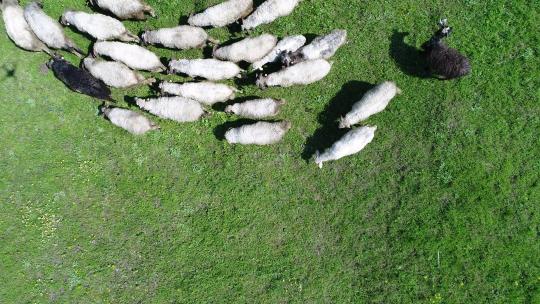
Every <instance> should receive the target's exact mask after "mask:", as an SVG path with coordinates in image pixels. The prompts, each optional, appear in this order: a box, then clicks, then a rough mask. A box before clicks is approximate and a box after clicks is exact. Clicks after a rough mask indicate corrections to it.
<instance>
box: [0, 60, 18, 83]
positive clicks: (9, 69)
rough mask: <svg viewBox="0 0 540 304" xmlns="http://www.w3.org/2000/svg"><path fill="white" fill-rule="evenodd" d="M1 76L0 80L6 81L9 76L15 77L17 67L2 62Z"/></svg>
mask: <svg viewBox="0 0 540 304" xmlns="http://www.w3.org/2000/svg"><path fill="white" fill-rule="evenodd" d="M2 72H3V73H2V74H3V75H2V78H0V81H6V80H8V79H9V78H17V76H16V72H17V69H16V68H15V67H13V66H11V65H8V64H3V65H2Z"/></svg>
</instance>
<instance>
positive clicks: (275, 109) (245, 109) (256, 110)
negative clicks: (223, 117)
mask: <svg viewBox="0 0 540 304" xmlns="http://www.w3.org/2000/svg"><path fill="white" fill-rule="evenodd" d="M284 104H285V100H283V99H279V100H278V99H272V98H264V99H255V100H248V101H245V102H242V103H235V104H233V105H230V106H227V108H225V112H227V113H234V114H236V115H238V116H242V117H246V118H251V119H262V118H267V117H273V116H276V115H278V114H279V111H280V110H281V106H282V105H284Z"/></svg>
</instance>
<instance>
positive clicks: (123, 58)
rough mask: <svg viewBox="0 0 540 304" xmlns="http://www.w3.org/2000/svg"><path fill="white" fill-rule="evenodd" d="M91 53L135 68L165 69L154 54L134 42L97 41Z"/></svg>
mask: <svg viewBox="0 0 540 304" xmlns="http://www.w3.org/2000/svg"><path fill="white" fill-rule="evenodd" d="M93 53H94V55H101V56H107V57H109V58H111V59H113V60H115V61H120V62H122V63H124V64H125V65H127V66H128V67H130V68H132V69H135V70H142V71H150V72H162V71H164V70H165V69H166V68H165V66H164V65H163V64H162V63H161V61H160V60H159V57H158V56H157V55H156V54H154V53H152V52H151V51H149V50H147V49H145V48H143V47H141V46H138V45H134V44H127V43H123V42H116V41H99V42H96V43H95V44H94V49H93Z"/></svg>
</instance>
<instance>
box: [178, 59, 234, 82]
mask: <svg viewBox="0 0 540 304" xmlns="http://www.w3.org/2000/svg"><path fill="white" fill-rule="evenodd" d="M242 72H243V70H242V69H240V67H238V65H236V64H235V63H233V62H229V61H220V60H217V59H193V60H188V59H180V60H171V61H170V62H169V73H170V74H172V73H183V74H186V75H189V76H191V77H202V78H206V79H208V80H212V81H218V80H225V79H231V78H234V77H241V73H242Z"/></svg>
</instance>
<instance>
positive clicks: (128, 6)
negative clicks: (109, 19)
mask: <svg viewBox="0 0 540 304" xmlns="http://www.w3.org/2000/svg"><path fill="white" fill-rule="evenodd" d="M89 2H90V4H92V5H94V6H98V7H100V8H102V9H104V10H106V11H109V12H111V13H113V15H115V16H116V17H118V18H120V19H135V20H145V19H146V14H149V15H150V16H152V17H155V16H156V13H155V12H154V9H153V8H152V7H151V6H150V5H148V4H146V3H145V2H144V1H141V0H89Z"/></svg>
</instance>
